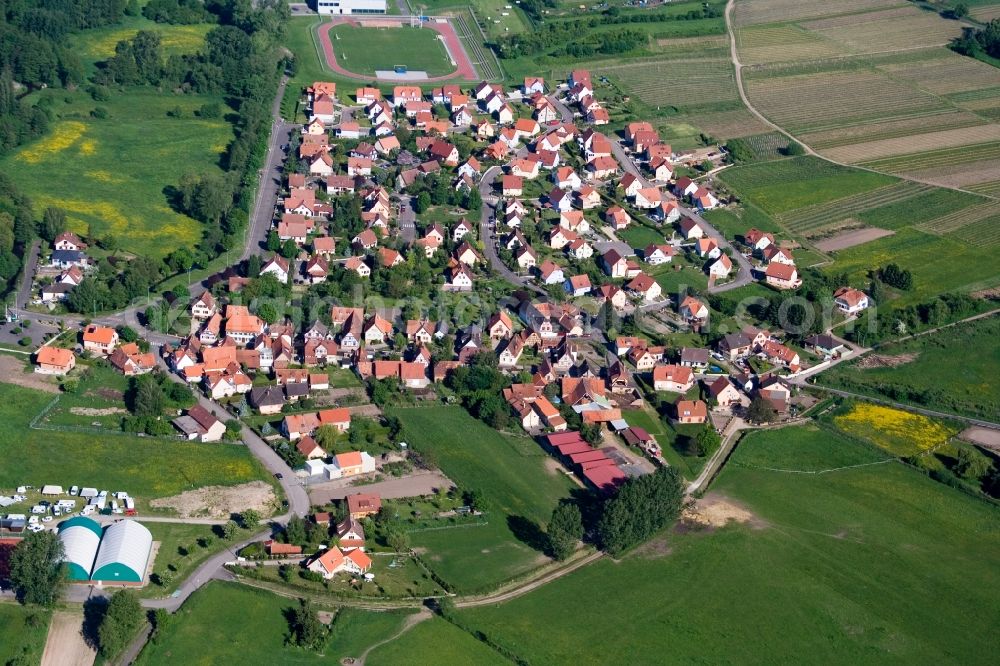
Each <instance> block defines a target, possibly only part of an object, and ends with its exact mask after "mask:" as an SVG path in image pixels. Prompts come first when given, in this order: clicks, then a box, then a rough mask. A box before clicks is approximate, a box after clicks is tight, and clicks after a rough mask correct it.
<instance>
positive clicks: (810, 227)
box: [776, 181, 934, 238]
mask: <svg viewBox="0 0 1000 666" xmlns="http://www.w3.org/2000/svg"><path fill="white" fill-rule="evenodd" d="M933 189H934V188H933V187H932V186H930V185H921V184H920V183H914V182H910V181H899V182H896V183H893V184H892V185H886V186H884V187H880V188H878V189H876V190H871V191H868V192H861V193H860V194H854V195H851V196H847V197H843V198H840V199H834V200H833V201H828V202H827V203H822V204H815V205H813V206H804V207H802V208H796V209H795V210H792V211H789V212H788V213H784V214H782V215H778V216H777V217H776V219H777V220H778V221H779V222H781V224H783V225H784V226H785V227H786V228H787V229H788V230H789V231H791V232H792V233H794V234H796V235H799V236H804V237H806V238H809V237H813V236H820V235H823V234H826V233H828V232H829V231H830V230H832V229H836V228H838V227H840V226H843V225H845V224H847V225H851V224H855V225H856V224H857V222H858V219H857V218H858V216H860V215H861V214H862V213H864V212H865V211H867V210H872V209H876V208H880V207H884V206H893V205H896V204H901V203H902V202H905V201H907V200H909V199H913V198H916V197H919V196H921V195H922V194H926V193H927V192H930V191H932V190H933Z"/></svg>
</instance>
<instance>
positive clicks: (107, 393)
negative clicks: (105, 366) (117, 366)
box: [88, 388, 125, 400]
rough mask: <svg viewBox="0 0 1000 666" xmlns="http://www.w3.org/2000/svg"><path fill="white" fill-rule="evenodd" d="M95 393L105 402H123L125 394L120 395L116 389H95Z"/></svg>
mask: <svg viewBox="0 0 1000 666" xmlns="http://www.w3.org/2000/svg"><path fill="white" fill-rule="evenodd" d="M89 393H90V392H89V391H88V394H89ZM95 393H97V395H99V396H101V397H102V398H104V399H105V400H124V399H125V394H124V393H122V392H121V391H119V390H117V389H113V388H102V389H97V391H95Z"/></svg>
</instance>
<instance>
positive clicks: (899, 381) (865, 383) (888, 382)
mask: <svg viewBox="0 0 1000 666" xmlns="http://www.w3.org/2000/svg"><path fill="white" fill-rule="evenodd" d="M998 337H1000V317H997V316H993V317H990V318H988V319H984V320H980V321H975V322H969V323H966V324H960V325H958V326H952V327H950V328H947V329H944V330H942V331H939V332H937V333H934V334H931V335H924V336H921V337H919V338H914V339H912V340H906V341H903V342H900V343H897V344H892V345H887V346H883V347H881V348H880V349H879V350H878V352H877V353H876V354H875V355H874V356H873V355H866V356H864V357H862V358H861V359H859V360H857V361H852V362H851V363H846V364H842V365H839V366H836V367H834V368H833V369H831V370H830V371H828V372H824V373H823V374H822V375H821V376H820V377H821V379H820V380H819V381H820V383H821V384H824V385H827V386H832V387H837V388H843V389H844V390H847V391H854V392H857V393H863V394H866V395H873V396H879V397H886V396H890V397H892V399H894V400H898V401H901V402H908V403H912V404H918V405H921V406H925V407H927V408H929V409H934V410H937V411H947V412H954V413H956V414H963V415H966V416H974V417H983V418H991V417H993V416H996V414H997V413H1000V348H998V347H997V345H996V341H997V339H998ZM956 359H959V360H957V361H956ZM930 378H933V381H930Z"/></svg>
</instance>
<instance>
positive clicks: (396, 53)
mask: <svg viewBox="0 0 1000 666" xmlns="http://www.w3.org/2000/svg"><path fill="white" fill-rule="evenodd" d="M437 35H438V33H437V32H435V31H434V30H425V29H423V28H411V27H409V26H403V27H400V28H363V27H360V26H357V25H352V24H343V25H338V26H335V27H334V28H333V29H331V30H330V43H331V44H333V52H334V54H335V55H336V56H337V64H338V65H340V66H342V67H343V68H344V69H347V70H348V71H351V72H353V73H355V74H371V75H374V74H375V72H376V71H377V70H391V69H392V68H393V67H395V66H396V65H405V66H406V67H407V68H408V69H410V70H411V71H425V72H427V75H428V76H442V75H444V74H450V73H451V72H453V71H455V66H454V65H452V64H451V61H450V60H449V59H448V55H447V53H446V52H445V48H444V45H443V44H442V43H441V40H439V39H438V38H437Z"/></svg>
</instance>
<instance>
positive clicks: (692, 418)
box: [676, 400, 708, 424]
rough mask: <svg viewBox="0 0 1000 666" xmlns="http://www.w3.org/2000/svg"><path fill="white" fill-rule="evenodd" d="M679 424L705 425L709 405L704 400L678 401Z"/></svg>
mask: <svg viewBox="0 0 1000 666" xmlns="http://www.w3.org/2000/svg"><path fill="white" fill-rule="evenodd" d="M676 408H677V422H678V423H684V424H688V423H704V422H705V420H706V419H707V418H708V405H706V404H705V402H704V401H702V400H678V401H677V405H676Z"/></svg>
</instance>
